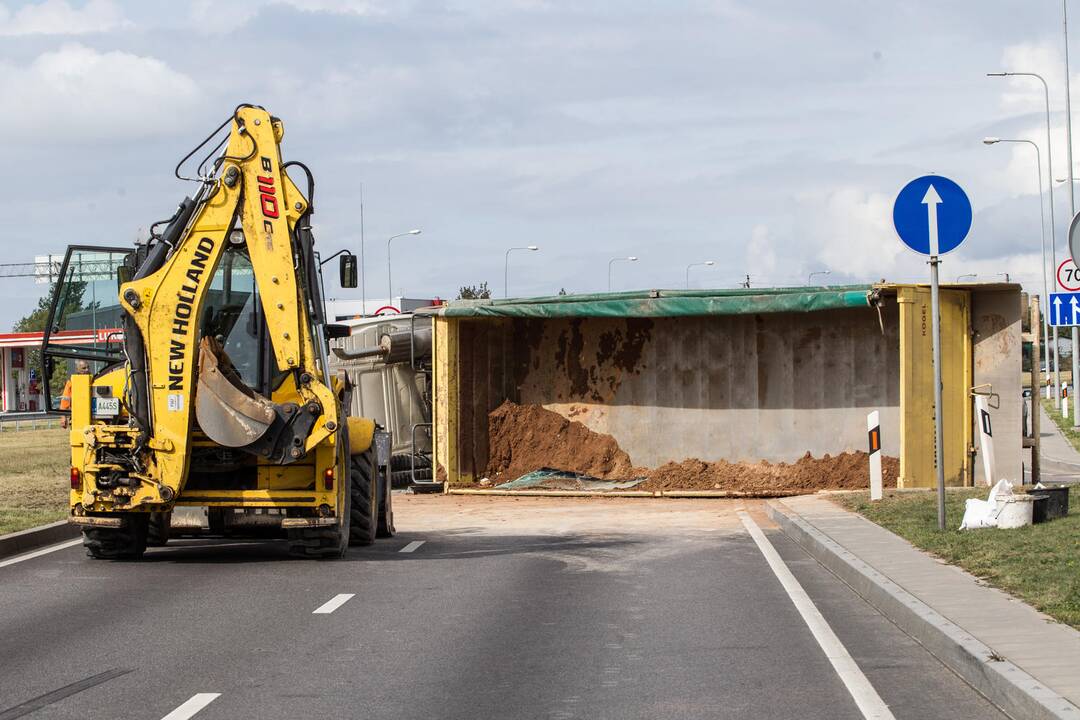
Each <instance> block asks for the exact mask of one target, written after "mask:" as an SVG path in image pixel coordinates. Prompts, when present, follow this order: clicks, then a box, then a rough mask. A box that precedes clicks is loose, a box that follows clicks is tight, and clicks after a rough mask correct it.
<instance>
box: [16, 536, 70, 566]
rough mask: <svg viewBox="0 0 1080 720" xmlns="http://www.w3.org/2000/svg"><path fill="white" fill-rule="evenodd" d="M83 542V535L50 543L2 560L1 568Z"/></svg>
mask: <svg viewBox="0 0 1080 720" xmlns="http://www.w3.org/2000/svg"><path fill="white" fill-rule="evenodd" d="M81 542H82V538H81V537H80V538H75V539H74V540H67V541H65V542H62V543H59V544H57V545H50V546H49V547H46V548H41V549H40V550H35V551H34V552H28V553H26V554H25V555H19V556H17V557H13V558H8V559H7V560H0V568H2V567H7V566H8V565H14V564H15V563H21V562H23V561H24V560H33V559H34V558H36V557H41V556H42V555H48V554H49V553H52V552H56V551H57V550H63V549H64V548H69V547H72V546H74V545H78V544H80V543H81Z"/></svg>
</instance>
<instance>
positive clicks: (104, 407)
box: [94, 397, 120, 417]
mask: <svg viewBox="0 0 1080 720" xmlns="http://www.w3.org/2000/svg"><path fill="white" fill-rule="evenodd" d="M119 414H120V398H106V397H99V398H94V415H95V416H96V417H116V416H117V415H119Z"/></svg>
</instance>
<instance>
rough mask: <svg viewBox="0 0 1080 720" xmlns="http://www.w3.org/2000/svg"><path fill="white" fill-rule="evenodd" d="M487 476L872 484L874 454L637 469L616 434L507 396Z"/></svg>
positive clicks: (888, 474)
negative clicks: (544, 473)
mask: <svg viewBox="0 0 1080 720" xmlns="http://www.w3.org/2000/svg"><path fill="white" fill-rule="evenodd" d="M488 431H489V438H490V439H489V442H490V457H489V460H488V467H487V477H488V478H489V479H490V480H491V481H492V482H493V483H495V484H499V483H503V482H508V481H510V480H514V479H516V478H518V477H521V476H522V475H525V474H527V473H530V472H533V471H535V470H539V469H541V468H552V469H555V470H562V471H564V472H573V473H581V474H585V475H589V476H591V477H595V478H599V479H602V480H629V479H632V478H640V477H646V478H647V480H646V481H645V482H644V483H642V484H640V485H638V486H636V487H635V488H634V489H636V490H727V491H734V492H747V493H762V494H767V493H782V494H788V493H798V492H814V491H816V490H826V489H829V490H854V489H859V488H865V487H867V486H868V485H869V473H870V470H869V462H870V461H869V456H868V455H867V454H866V453H864V452H844V453H840V454H838V455H831V456H830V455H825V456H824V457H820V458H815V457H813V456H811V455H810V453H809V452H807V453H806V454H805V455H804V456H803V457H802V458H800V459H799V460H797V461H795V462H793V463H770V462H765V461H761V462H756V463H748V462H738V463H731V462H727V461H725V460H719V461H715V462H705V461H703V460H698V459H696V458H691V459H687V460H683V461H681V462H669V463H667V464H665V465H661V466H660V467H658V468H655V469H649V468H635V467H634V466H633V464H632V463H631V462H630V456H629V455H627V454H626V452H625V451H624V450H623V449H622V448H620V447H619V444H618V443H617V442H616V441H615V438H613V437H611V436H610V435H605V434H602V433H597V432H594V431H592V430H590V429H589V428H587V427H585V426H584V425H583V424H581V423H580V422H576V421H573V420H568V419H567V418H565V417H563V416H562V415H559V414H558V413H556V412H552V411H551V410H547V409H545V408H543V407H540V406H538V405H518V404H517V403H512V402H509V401H507V402H504V403H503V404H502V405H500V406H499V407H498V408H496V409H495V410H493V411H492V412H491V414H490V415H489V416H488ZM882 470H883V476H884V485H885V487H896V479H897V476H898V475H899V473H900V461H899V460H898V459H897V458H893V457H883V458H882Z"/></svg>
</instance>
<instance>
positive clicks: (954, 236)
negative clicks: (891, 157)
mask: <svg viewBox="0 0 1080 720" xmlns="http://www.w3.org/2000/svg"><path fill="white" fill-rule="evenodd" d="M893 227H895V228H896V234H897V235H899V236H900V239H901V240H902V241H903V242H904V244H905V245H907V246H908V247H909V248H911V249H912V250H914V251H915V252H917V253H921V254H922V255H944V254H945V253H947V252H951V251H952V250H955V249H956V248H957V247H959V246H960V243H962V242H964V238H966V237H967V234H968V231H969V230H971V201H970V200H968V196H967V194H966V193H965V192H964V191H963V190H962V189H961V188H960V186H959V185H957V184H956V183H954V182H953V181H952V180H950V179H949V178H947V177H942V176H940V175H924V176H922V177H920V178H915V179H914V180H912V181H911V182H909V183H908V184H907V185H905V186H904V189H903V190H901V191H900V194H899V195H897V196H896V202H895V203H893Z"/></svg>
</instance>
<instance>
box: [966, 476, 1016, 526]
mask: <svg viewBox="0 0 1080 720" xmlns="http://www.w3.org/2000/svg"><path fill="white" fill-rule="evenodd" d="M1012 494H1013V491H1012V483H1010V482H1009V481H1008V480H999V481H998V482H997V484H996V485H994V487H992V488H990V496H989V497H988V498H987V499H986V500H979V499H977V498H971V499H970V500H968V501H967V502H965V503H964V519H963V521H962V522H961V523H960V529H961V530H974V529H976V528H988V527H997V523H998V500H999V499H1001V498H1007V497H1011V496H1012Z"/></svg>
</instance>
